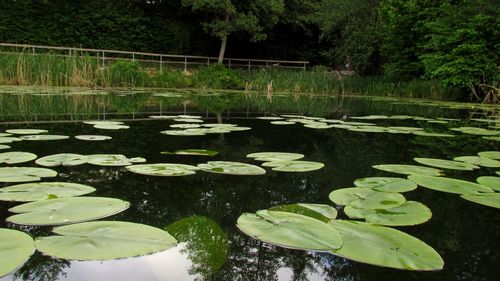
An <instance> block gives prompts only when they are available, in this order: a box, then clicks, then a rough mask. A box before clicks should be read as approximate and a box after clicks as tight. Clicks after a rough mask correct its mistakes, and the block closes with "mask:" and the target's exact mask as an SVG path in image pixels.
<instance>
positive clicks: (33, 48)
mask: <svg viewBox="0 0 500 281" xmlns="http://www.w3.org/2000/svg"><path fill="white" fill-rule="evenodd" d="M31 48H32V50H33V55H34V54H35V46H33V47H31Z"/></svg>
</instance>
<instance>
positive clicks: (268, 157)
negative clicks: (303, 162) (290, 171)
mask: <svg viewBox="0 0 500 281" xmlns="http://www.w3.org/2000/svg"><path fill="white" fill-rule="evenodd" d="M247 157H248V158H254V160H256V161H263V162H273V161H290V160H297V159H301V158H304V154H300V153H290V152H256V153H250V154H247Z"/></svg>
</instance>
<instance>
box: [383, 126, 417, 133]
mask: <svg viewBox="0 0 500 281" xmlns="http://www.w3.org/2000/svg"><path fill="white" fill-rule="evenodd" d="M387 129H390V130H397V131H407V132H419V131H423V130H424V129H423V128H420V127H402V126H401V127H400V126H397V127H387Z"/></svg>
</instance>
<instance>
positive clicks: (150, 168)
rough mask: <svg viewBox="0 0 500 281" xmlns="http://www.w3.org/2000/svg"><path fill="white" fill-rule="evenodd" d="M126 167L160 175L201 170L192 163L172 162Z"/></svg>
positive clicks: (134, 171)
mask: <svg viewBox="0 0 500 281" xmlns="http://www.w3.org/2000/svg"><path fill="white" fill-rule="evenodd" d="M125 169H127V171H129V172H132V173H136V174H141V175H146V176H159V177H177V176H188V175H194V174H196V171H197V170H199V169H198V168H197V167H195V166H191V165H184V164H170V163H158V164H141V165H132V166H127V167H125Z"/></svg>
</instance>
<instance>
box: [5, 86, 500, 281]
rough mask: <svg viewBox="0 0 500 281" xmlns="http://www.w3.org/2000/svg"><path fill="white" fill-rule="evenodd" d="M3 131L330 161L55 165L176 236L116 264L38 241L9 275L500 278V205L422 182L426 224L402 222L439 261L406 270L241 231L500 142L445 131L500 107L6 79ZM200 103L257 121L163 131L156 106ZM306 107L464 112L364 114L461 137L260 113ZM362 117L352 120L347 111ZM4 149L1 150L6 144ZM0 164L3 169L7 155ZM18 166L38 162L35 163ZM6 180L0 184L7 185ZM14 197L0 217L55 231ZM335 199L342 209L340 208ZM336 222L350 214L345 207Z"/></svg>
mask: <svg viewBox="0 0 500 281" xmlns="http://www.w3.org/2000/svg"><path fill="white" fill-rule="evenodd" d="M0 92H2V93H1V95H0V102H1V109H0V132H4V131H5V130H8V129H13V128H39V129H46V130H48V131H49V133H50V134H57V135H68V136H70V138H69V139H67V140H55V141H31V142H30V141H21V142H15V143H12V144H9V145H11V146H12V149H10V150H9V151H26V152H31V153H35V154H37V155H38V157H42V156H47V155H51V154H57V153H78V154H84V155H85V154H101V153H103V154H124V155H126V156H127V157H144V158H146V159H147V162H148V163H162V162H164V163H167V162H168V163H185V164H192V165H196V164H198V163H203V162H206V161H208V160H223V161H238V162H246V163H252V164H256V163H255V162H252V161H251V160H249V159H248V158H246V157H245V156H246V155H247V154H249V153H252V152H261V151H283V152H297V153H302V154H304V155H306V158H307V160H310V161H318V162H322V163H324V164H325V167H324V168H323V169H321V170H318V171H313V172H306V173H283V172H274V171H271V170H267V173H266V174H265V175H262V176H231V175H220V174H209V173H202V172H199V173H197V174H196V175H192V176H185V177H151V176H143V175H138V174H133V173H130V172H127V171H126V170H125V169H124V168H122V167H100V166H93V165H88V164H85V165H81V166H75V167H56V168H54V169H55V170H57V171H58V172H59V175H58V176H57V177H55V178H50V179H48V180H45V181H67V182H74V183H81V184H87V185H90V186H93V187H95V188H96V189H97V191H96V192H95V193H93V194H92V196H103V197H113V198H119V199H122V200H126V201H129V202H130V203H131V207H130V208H129V209H128V210H126V211H125V212H123V213H120V214H117V215H114V216H112V217H109V218H107V219H106V220H119V221H129V222H136V223H142V224H146V225H151V226H155V227H159V228H163V229H165V228H166V229H167V230H168V231H169V232H170V233H171V234H172V235H173V236H174V237H176V238H177V240H178V241H179V242H180V243H179V244H178V245H177V246H176V247H175V248H171V249H168V250H166V251H163V252H160V253H156V254H152V255H148V256H143V257H134V258H128V259H120V260H112V261H67V260H62V259H56V258H51V257H47V256H44V255H42V254H40V253H39V252H36V253H35V254H34V255H33V256H32V257H31V258H30V260H29V261H28V262H27V263H26V264H25V265H24V266H23V267H22V268H20V269H19V270H18V271H17V272H14V273H12V274H10V275H8V276H6V277H4V278H1V279H0V280H1V281H7V280H47V281H49V280H50V281H52V280H398V281H399V280H440V281H441V280H450V281H451V280H500V269H499V268H498V265H499V264H500V254H499V252H500V251H499V250H500V242H499V239H498V238H499V233H500V215H499V212H498V209H494V208H491V207H486V206H482V205H478V204H474V203H472V202H469V201H465V200H463V199H461V198H460V197H459V196H456V195H454V194H450V193H442V192H437V191H433V190H430V189H426V188H422V187H419V188H417V189H416V190H414V191H411V192H408V193H405V197H406V198H407V199H408V200H415V201H420V202H422V203H424V204H425V205H427V206H428V207H429V208H430V209H431V210H432V213H433V216H432V219H431V220H430V221H428V222H426V223H424V224H421V225H418V226H406V227H397V229H399V230H401V231H404V232H406V233H409V234H411V235H413V236H415V237H417V238H419V239H421V240H423V241H425V242H426V243H427V244H429V245H430V246H432V247H433V248H434V249H435V250H436V251H437V252H438V253H439V254H440V255H441V256H442V258H443V259H444V261H445V266H444V269H443V270H441V271H435V272H411V271H404V270H396V269H389V268H383V267H377V266H372V265H367V264H362V263H358V262H353V261H350V260H347V259H344V258H341V257H337V256H334V255H332V254H329V253H320V252H311V251H299V250H290V249H284V248H281V247H276V246H273V245H270V244H266V243H263V242H260V241H258V240H255V239H252V238H250V237H248V236H246V235H245V234H243V233H242V232H240V231H239V230H238V228H237V227H236V220H237V219H238V217H239V216H240V215H241V214H242V213H245V212H255V211H257V210H260V209H267V208H270V207H272V206H275V205H279V204H291V203H298V202H307V203H322V204H330V205H332V204H333V203H332V202H331V201H329V199H328V194H329V193H330V192H331V191H332V190H335V189H338V188H344V187H352V186H353V181H354V180H356V179H358V178H362V177H371V176H398V175H396V174H390V173H387V172H383V171H379V170H376V169H373V168H372V167H371V166H373V165H377V164H417V163H416V162H414V161H413V158H414V157H432V158H441V159H452V158H454V157H457V156H463V155H476V153H477V152H480V151H485V150H499V149H500V145H499V142H498V141H491V140H486V139H483V138H481V136H477V135H467V134H462V133H459V132H453V131H450V130H449V129H450V128H453V127H460V126H482V127H487V126H488V123H485V122H476V121H473V120H471V118H473V119H474V118H479V119H487V118H489V119H495V118H499V117H498V107H495V106H485V107H479V108H478V106H475V105H469V104H456V103H434V102H425V101H416V100H397V99H385V98H354V97H351V98H347V97H334V98H327V97H313V96H301V95H291V96H287V97H284V96H279V95H274V96H266V95H257V94H252V95H249V94H241V93H240V94H230V93H225V94H218V93H199V92H195V91H181V92H179V91H177V92H168V93H167V92H155V93H152V92H148V91H138V90H135V91H117V92H112V93H108V92H105V91H89V90H75V89H63V90H61V89H37V88H34V89H32V88H3V89H0ZM172 114H192V115H200V116H203V117H204V121H205V122H207V123H217V122H219V123H220V122H222V123H232V124H238V125H239V126H247V127H251V128H252V129H251V130H249V131H241V132H231V133H229V134H207V135H205V136H167V135H164V134H160V131H163V130H167V129H168V128H169V125H171V124H174V123H175V122H174V121H173V120H159V119H152V118H148V116H150V115H172ZM279 114H304V115H308V116H317V117H326V118H331V119H340V118H351V117H355V116H364V115H371V114H376V115H381V114H384V115H388V116H393V115H409V116H420V117H426V118H438V117H445V118H457V119H460V121H449V123H445V124H441V123H429V122H427V121H425V120H420V121H418V120H414V119H405V118H402V119H384V120H375V121H370V122H374V123H376V124H377V125H384V126H416V127H422V128H425V129H426V130H429V131H434V132H445V133H452V134H455V135H456V136H455V137H454V138H440V137H425V136H415V135H408V134H389V133H367V132H352V131H348V130H344V129H336V128H331V129H325V130H316V129H310V128H305V127H303V126H302V125H301V124H296V125H289V126H278V125H273V124H270V122H269V121H266V120H260V119H256V118H255V117H257V116H271V115H279ZM93 119H101V120H103V119H106V120H111V119H113V120H115V119H120V120H125V121H124V122H125V123H126V124H127V125H129V126H130V129H127V130H100V129H95V128H93V127H92V126H90V125H87V124H84V123H82V122H81V120H93ZM352 121H355V120H352ZM75 135H107V136H111V137H112V140H108V141H95V142H91V141H81V140H77V139H75V138H73V137H74V136H75ZM188 148H202V149H210V150H215V151H218V152H219V155H217V156H214V157H210V159H207V157H206V156H178V155H164V154H161V152H162V151H174V150H177V149H188ZM3 152H4V151H3ZM1 166H7V165H5V164H1ZM22 166H36V164H35V163H34V162H29V163H24V164H23V165H22ZM496 170H498V168H497V169H494V168H481V169H479V170H475V171H453V170H446V171H445V172H446V175H447V176H449V177H453V178H458V179H464V180H470V181H475V179H476V178H477V177H479V176H484V175H494V174H495V171H496ZM8 185H9V184H6V183H0V187H4V186H8ZM15 205H16V204H15V203H10V202H0V218H1V220H0V227H4V228H5V227H6V228H13V229H19V230H22V231H25V232H27V233H29V234H31V235H32V236H33V237H35V238H36V237H40V236H47V235H50V233H51V228H49V227H27V226H19V225H15V224H11V223H6V222H5V221H4V219H5V218H6V217H8V216H9V215H10V212H9V211H8V209H9V208H11V207H13V206H15ZM338 209H339V210H341V208H340V207H339V208H338ZM339 216H340V218H341V219H347V217H346V216H345V214H343V213H342V211H340V212H339Z"/></svg>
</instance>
